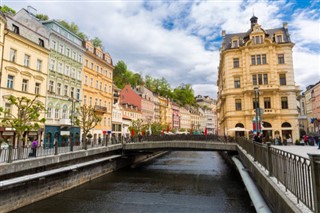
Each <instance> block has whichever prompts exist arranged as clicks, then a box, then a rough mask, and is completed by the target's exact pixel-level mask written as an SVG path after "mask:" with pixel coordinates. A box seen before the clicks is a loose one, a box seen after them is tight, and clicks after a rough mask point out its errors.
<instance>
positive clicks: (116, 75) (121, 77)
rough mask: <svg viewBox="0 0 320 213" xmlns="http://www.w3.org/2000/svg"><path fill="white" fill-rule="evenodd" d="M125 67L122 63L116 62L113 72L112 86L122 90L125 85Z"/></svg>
mask: <svg viewBox="0 0 320 213" xmlns="http://www.w3.org/2000/svg"><path fill="white" fill-rule="evenodd" d="M126 72H127V65H126V63H124V61H118V63H117V64H116V66H115V67H114V71H113V81H114V84H115V85H116V86H117V87H118V88H120V89H122V88H123V87H124V86H125V85H126V83H125V82H124V81H125V79H126Z"/></svg>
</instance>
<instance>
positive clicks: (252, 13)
mask: <svg viewBox="0 0 320 213" xmlns="http://www.w3.org/2000/svg"><path fill="white" fill-rule="evenodd" d="M252 16H254V8H252Z"/></svg>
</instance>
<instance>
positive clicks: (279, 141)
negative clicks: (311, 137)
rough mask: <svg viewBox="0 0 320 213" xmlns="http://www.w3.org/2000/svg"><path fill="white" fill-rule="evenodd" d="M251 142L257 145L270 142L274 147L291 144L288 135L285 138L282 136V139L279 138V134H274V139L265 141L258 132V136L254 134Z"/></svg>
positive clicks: (290, 138)
mask: <svg viewBox="0 0 320 213" xmlns="http://www.w3.org/2000/svg"><path fill="white" fill-rule="evenodd" d="M253 140H254V141H255V142H258V143H264V142H272V143H273V144H274V145H288V144H292V142H293V141H292V137H291V135H290V134H289V135H287V137H285V136H284V137H283V138H281V136H280V135H279V134H276V135H275V137H274V139H272V138H270V137H268V138H267V139H266V138H265V137H264V135H263V133H262V132H259V133H258V134H254V136H253ZM266 140H268V141H266Z"/></svg>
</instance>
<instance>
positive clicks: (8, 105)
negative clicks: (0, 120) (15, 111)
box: [4, 103, 11, 118]
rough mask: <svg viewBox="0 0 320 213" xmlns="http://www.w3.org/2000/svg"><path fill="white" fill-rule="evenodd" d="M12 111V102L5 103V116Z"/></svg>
mask: <svg viewBox="0 0 320 213" xmlns="http://www.w3.org/2000/svg"><path fill="white" fill-rule="evenodd" d="M10 113H11V104H10V103H6V104H5V105H4V117H6V118H7V117H9V116H10Z"/></svg>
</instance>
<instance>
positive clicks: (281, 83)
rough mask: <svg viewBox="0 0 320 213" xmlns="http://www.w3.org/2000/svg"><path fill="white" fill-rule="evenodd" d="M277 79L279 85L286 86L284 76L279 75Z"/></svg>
mask: <svg viewBox="0 0 320 213" xmlns="http://www.w3.org/2000/svg"><path fill="white" fill-rule="evenodd" d="M279 79H280V85H287V80H286V74H280V75H279Z"/></svg>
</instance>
